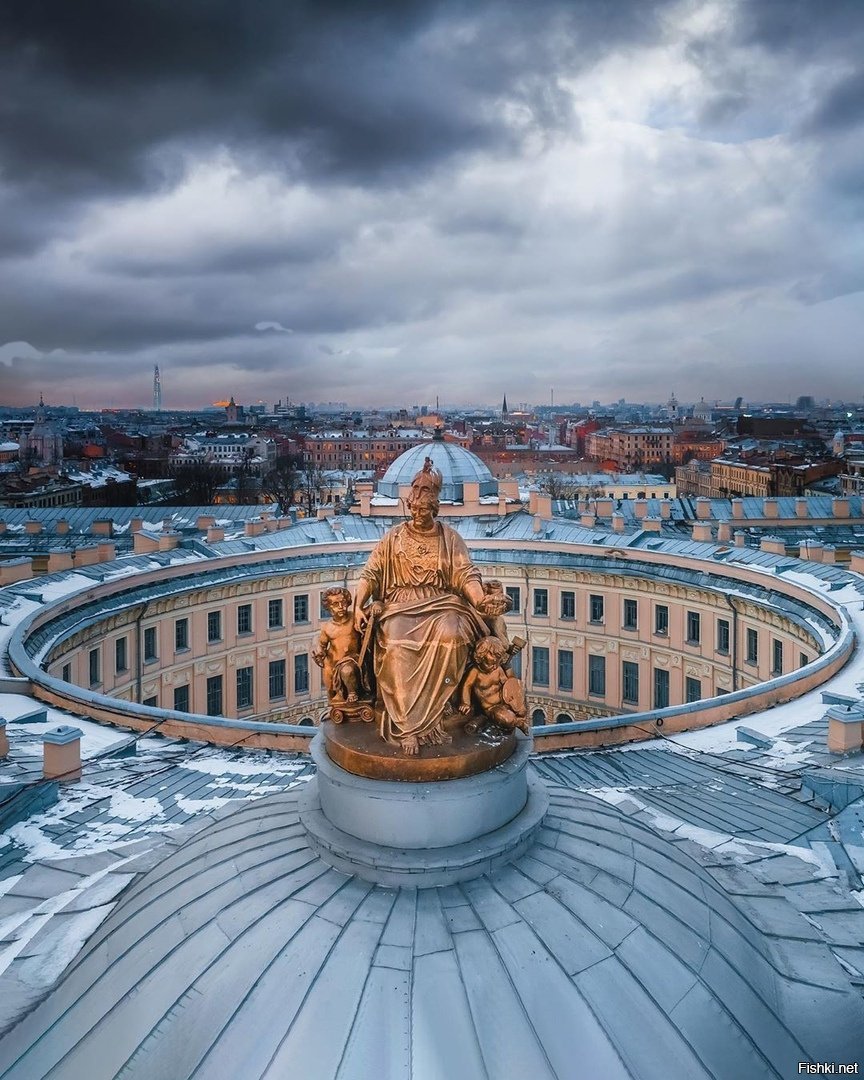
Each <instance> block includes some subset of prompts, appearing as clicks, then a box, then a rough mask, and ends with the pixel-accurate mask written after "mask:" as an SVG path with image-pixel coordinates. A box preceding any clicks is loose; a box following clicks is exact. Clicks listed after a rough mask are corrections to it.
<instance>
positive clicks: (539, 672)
mask: <svg viewBox="0 0 864 1080" xmlns="http://www.w3.org/2000/svg"><path fill="white" fill-rule="evenodd" d="M544 669H545V672H544ZM531 685H532V686H548V685H549V646H548V645H532V646H531Z"/></svg>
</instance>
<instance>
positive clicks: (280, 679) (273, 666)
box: [267, 659, 288, 701]
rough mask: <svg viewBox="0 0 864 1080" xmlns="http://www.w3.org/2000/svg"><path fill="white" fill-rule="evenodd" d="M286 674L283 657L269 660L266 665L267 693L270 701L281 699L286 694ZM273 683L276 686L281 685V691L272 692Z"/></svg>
mask: <svg viewBox="0 0 864 1080" xmlns="http://www.w3.org/2000/svg"><path fill="white" fill-rule="evenodd" d="M280 665H281V666H280ZM287 675H288V672H287V665H286V663H285V660H284V659H280V660H271V661H270V663H269V665H268V667H267V693H268V694H269V697H270V701H281V700H283V699H284V698H285V697H286V696H287V693H286V687H287V682H288V680H287ZM274 685H275V686H277V687H278V686H280V685H281V687H282V689H281V691H280V692H278V693H275V694H274V692H273V688H274Z"/></svg>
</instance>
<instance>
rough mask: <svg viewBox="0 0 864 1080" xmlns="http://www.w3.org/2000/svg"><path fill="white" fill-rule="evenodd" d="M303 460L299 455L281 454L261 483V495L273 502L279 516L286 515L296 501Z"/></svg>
mask: <svg viewBox="0 0 864 1080" xmlns="http://www.w3.org/2000/svg"><path fill="white" fill-rule="evenodd" d="M302 471H303V459H302V457H300V455H299V454H283V455H282V456H280V457H277V458H276V461H275V462H274V464H273V468H272V469H270V471H269V472H268V473H266V474H265V475H264V479H263V480H262V481H261V491H262V493H263V495H264V496H265V497H266V498H268V499H269V500H271V501H272V502H275V503H276V504H277V506H278V507H279V513H280V514H287V513H288V511H289V510H290V509H291V507H292V506H293V505H294V503H295V502H296V500H297V494H298V492H299V490H300V487H301V484H302Z"/></svg>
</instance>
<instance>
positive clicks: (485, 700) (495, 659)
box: [459, 635, 529, 735]
mask: <svg viewBox="0 0 864 1080" xmlns="http://www.w3.org/2000/svg"><path fill="white" fill-rule="evenodd" d="M508 660H509V649H508V648H507V646H506V645H505V644H504V643H503V642H502V641H501V639H500V638H498V637H493V636H491V635H490V636H489V637H484V638H481V639H480V640H479V641H478V642H477V644H476V645H475V646H474V667H472V668H471V669H470V670H469V672H468V674H467V675H466V677H465V681H464V682H463V683H462V689H461V702H460V705H459V712H461V713H462V714H463V716H468V715H470V713H471V712H472V704H473V705H476V706H477V708H478V709H479V711H480V712H482V713H483V715H484V716H486V717H487V718H488V719H489V720H493V721H494V722H495V723H496V724H500V725H501V727H505V728H511V729H512V728H519V730H520V731H524V732H525V734H526V735H527V734H528V733H529V725H528V710H527V708H526V705H525V695H524V692H523V690H522V684H521V683H520V682H519V680H518V679H517V678H516V677H515V675H514V674H513V672H512V671H511V670H510V669H509V668H508V667H507V666H506V664H507V661H508ZM478 727H479V724H478V723H476V722H474V721H470V722H469V723H468V724H466V725H465V730H466V731H470V732H474V731H476V730H477V728H478Z"/></svg>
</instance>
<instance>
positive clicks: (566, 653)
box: [558, 649, 573, 690]
mask: <svg viewBox="0 0 864 1080" xmlns="http://www.w3.org/2000/svg"><path fill="white" fill-rule="evenodd" d="M558 689H559V690H572V689H573V653H572V652H571V651H570V650H569V649H559V650H558Z"/></svg>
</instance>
